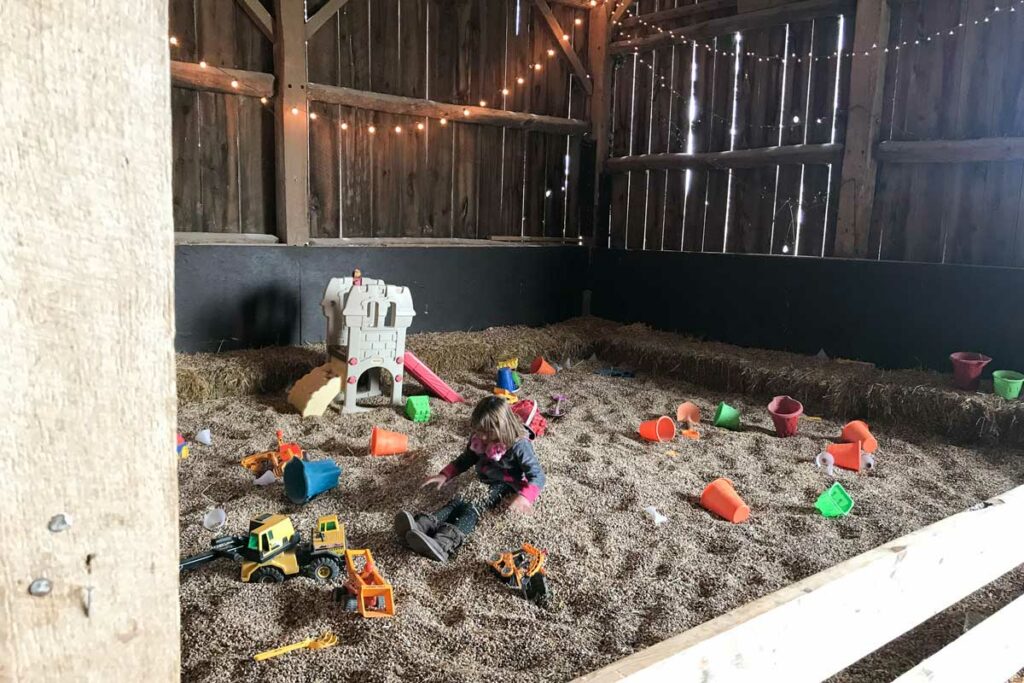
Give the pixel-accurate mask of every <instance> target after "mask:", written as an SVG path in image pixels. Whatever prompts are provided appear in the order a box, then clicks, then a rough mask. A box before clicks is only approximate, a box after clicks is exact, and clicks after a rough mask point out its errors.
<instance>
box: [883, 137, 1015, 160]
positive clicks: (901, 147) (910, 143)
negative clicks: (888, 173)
mask: <svg viewBox="0 0 1024 683" xmlns="http://www.w3.org/2000/svg"><path fill="white" fill-rule="evenodd" d="M876 159H877V160H878V161H879V162H881V163H886V164H956V163H969V162H977V161H1020V160H1024V138H978V139H974V140H921V141H917V140H885V141H883V142H881V143H879V144H878V152H877V154H876Z"/></svg>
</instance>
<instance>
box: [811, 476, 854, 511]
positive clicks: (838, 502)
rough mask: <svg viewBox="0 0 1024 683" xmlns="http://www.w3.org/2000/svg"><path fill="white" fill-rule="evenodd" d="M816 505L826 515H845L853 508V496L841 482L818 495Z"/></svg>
mask: <svg viewBox="0 0 1024 683" xmlns="http://www.w3.org/2000/svg"><path fill="white" fill-rule="evenodd" d="M814 507H816V508H818V511H819V512H821V514H822V515H824V516H825V517H843V516H845V515H848V514H849V513H850V510H852V509H853V498H851V497H850V494H849V493H847V492H846V489H844V488H843V485H842V484H840V483H839V482H836V483H835V484H832V486H831V487H830V488H829V489H828V490H827V491H825V492H824V493H822V494H821V495H820V496H818V500H817V502H816V503H815V504H814Z"/></svg>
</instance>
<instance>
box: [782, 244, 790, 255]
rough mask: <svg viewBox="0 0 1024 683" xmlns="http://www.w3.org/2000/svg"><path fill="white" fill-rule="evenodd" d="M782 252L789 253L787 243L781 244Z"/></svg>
mask: <svg viewBox="0 0 1024 683" xmlns="http://www.w3.org/2000/svg"><path fill="white" fill-rule="evenodd" d="M782 253H783V254H788V253H789V245H788V244H783V245H782Z"/></svg>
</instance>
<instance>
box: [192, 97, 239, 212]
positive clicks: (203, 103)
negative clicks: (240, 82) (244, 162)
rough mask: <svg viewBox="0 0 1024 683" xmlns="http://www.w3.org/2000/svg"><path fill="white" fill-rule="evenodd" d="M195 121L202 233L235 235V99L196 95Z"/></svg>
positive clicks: (236, 122) (236, 190) (236, 151)
mask: <svg viewBox="0 0 1024 683" xmlns="http://www.w3.org/2000/svg"><path fill="white" fill-rule="evenodd" d="M199 120H200V121H201V122H202V132H201V135H202V143H203V144H202V147H201V148H200V152H199V161H200V166H201V169H200V174H201V175H200V177H201V178H202V187H201V190H200V192H201V197H202V199H201V202H202V226H203V231H204V232H239V231H240V227H239V222H238V209H239V206H238V98H236V97H234V96H232V95H218V94H215V93H208V92H202V93H199Z"/></svg>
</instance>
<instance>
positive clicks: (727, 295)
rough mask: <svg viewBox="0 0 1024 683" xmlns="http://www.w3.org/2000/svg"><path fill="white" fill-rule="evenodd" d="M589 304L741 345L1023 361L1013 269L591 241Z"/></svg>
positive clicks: (628, 318)
mask: <svg viewBox="0 0 1024 683" xmlns="http://www.w3.org/2000/svg"><path fill="white" fill-rule="evenodd" d="M589 286H590V288H591V289H592V290H593V299H592V300H593V313H594V315H597V316H600V317H603V318H608V319H611V320H616V321H620V322H643V323H647V324H649V325H651V326H653V327H656V328H658V329H662V330H668V331H674V332H683V333H686V334H690V335H693V336H697V337H701V338H705V339H710V340H715V341H723V342H728V343H731V344H737V345H739V346H746V347H760V348H767V349H781V350H788V351H795V352H797V353H807V354H813V353H817V352H818V350H819V349H821V348H824V349H825V350H826V351H827V352H828V354H829V355H830V356H833V357H843V358H852V359H859V360H866V361H871V362H873V363H876V364H878V365H879V366H881V367H885V368H907V367H930V368H934V369H937V370H944V371H948V370H949V367H950V365H949V354H950V352H952V351H980V352H982V353H986V354H988V355H990V356H992V358H993V359H994V361H993V363H992V364H990V365H989V368H988V369H989V370H997V369H1017V370H1021V369H1024V269H1013V268H987V267H979V266H951V265H937V264H925V263H899V262H884V261H852V260H839V259H812V258H793V257H785V256H751V255H728V254H695V253H677V252H637V251H629V252H627V251H607V250H600V251H596V250H595V251H594V252H592V261H591V267H590V277H589Z"/></svg>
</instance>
